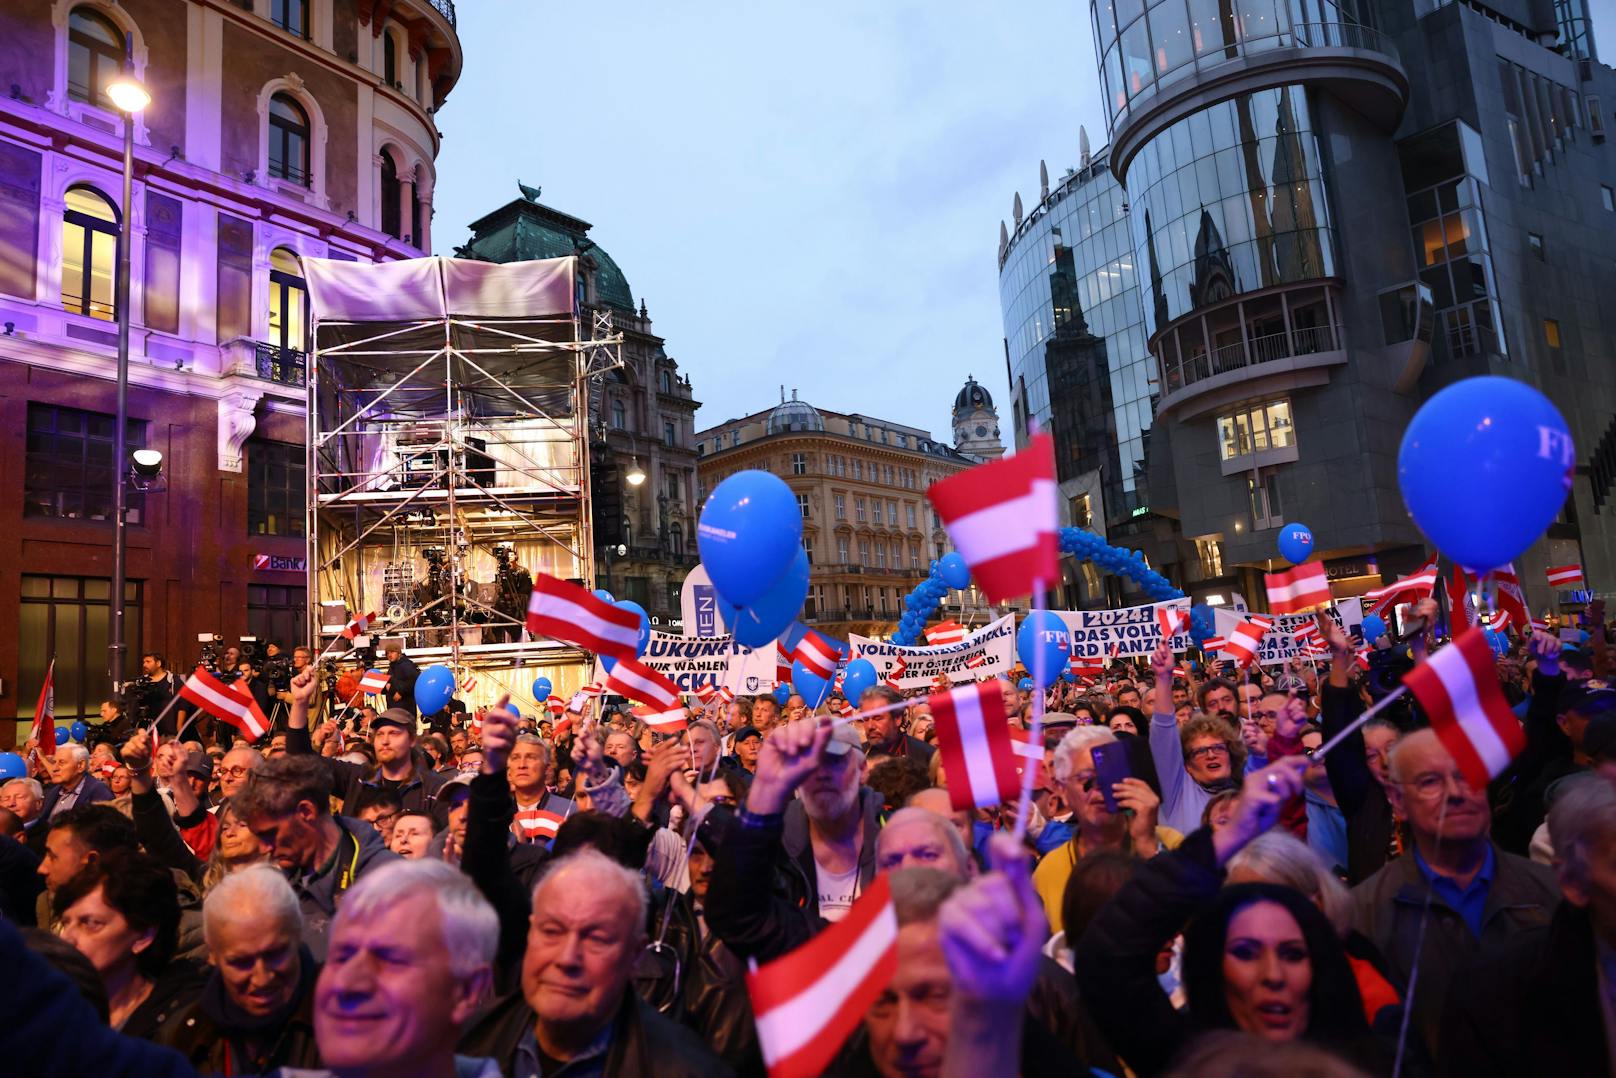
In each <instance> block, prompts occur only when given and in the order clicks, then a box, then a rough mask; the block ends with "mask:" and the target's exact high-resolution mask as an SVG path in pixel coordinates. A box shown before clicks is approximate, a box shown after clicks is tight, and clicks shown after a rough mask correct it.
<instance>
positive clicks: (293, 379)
mask: <svg viewBox="0 0 1616 1078" xmlns="http://www.w3.org/2000/svg"><path fill="white" fill-rule="evenodd" d="M308 358H309V357H308V353H306V352H299V351H298V350H297V349H296V348H282V347H281V346H280V345H277V344H269V343H268V342H265V341H258V342H256V343H255V346H254V348H253V367H254V370H255V371H256V372H257V374H258V377H260V378H262V379H264V380H265V381H267V382H279V383H280V384H281V385H283V386H303V385H307V384H308V377H309V374H308Z"/></svg>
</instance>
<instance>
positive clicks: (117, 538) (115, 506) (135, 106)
mask: <svg viewBox="0 0 1616 1078" xmlns="http://www.w3.org/2000/svg"><path fill="white" fill-rule="evenodd" d="M134 55H135V40H134V35H132V34H125V35H124V39H123V72H122V73H121V74H119V76H118V77H117V78H116V79H114V80H112V82H111V84H110V85H108V86H107V96H108V97H109V98H111V99H112V103H113V104H114V105H116V106H117V107H118V111H120V112H122V113H123V213H122V214H120V215H119V218H118V280H117V293H116V298H115V299H114V301H113V302H114V304H115V305H116V310H117V313H118V418H117V422H116V424H115V425H114V427H113V435H112V520H113V524H112V528H113V533H112V624H111V626H110V631H109V632H108V639H107V653H108V654H107V659H108V665H109V667H110V669H109V670H108V671H107V673H108V676H109V677H110V679H111V682H112V692H113V696H114V697H116V698H117V699H120V700H121V699H122V698H123V690H122V688H121V685H122V682H123V674H124V642H123V641H124V634H123V617H124V589H125V587H126V584H125V578H126V577H127V575H128V565H127V561H128V547H129V536H128V532H127V526H128V522H127V520H126V519H125V518H127V517H128V515H129V481H130V461H129V459H128V457H129V444H128V442H129V430H128V427H129V245H130V226H129V222H130V219H131V218H132V217H133V216H134V202H135V196H134V187H135V116H136V114H137V113H140V112H143V111H144V110H145V109H146V107H147V106H148V105H150V104H151V94H149V93H147V92H146V88H145V87H144V86H142V85H141V84H140V83H139V82H138V81H136V79H135V76H134V69H135V62H134ZM143 457H144V455H143ZM154 464H155V467H156V469H157V470H161V468H162V455H161V454H158V456H157V460H156V461H155V462H153V461H151V460H150V459H149V458H146V459H142V460H141V461H139V462H138V466H140V467H142V468H147V467H151V466H153V465H154Z"/></svg>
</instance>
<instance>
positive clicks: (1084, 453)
mask: <svg viewBox="0 0 1616 1078" xmlns="http://www.w3.org/2000/svg"><path fill="white" fill-rule="evenodd" d="M1125 201H1126V196H1125V195H1124V194H1123V191H1122V189H1121V188H1120V187H1119V186H1118V185H1117V183H1116V181H1115V179H1113V177H1112V176H1111V172H1110V170H1109V168H1108V167H1107V165H1106V162H1105V160H1104V159H1103V158H1098V159H1096V160H1095V161H1094V162H1093V163H1092V164H1090V165H1089V166H1088V167H1087V168H1086V169H1084V170H1083V171H1082V172H1080V173H1075V174H1071V175H1069V176H1068V177H1067V178H1066V180H1065V181H1063V182H1062V183H1061V184H1060V186H1059V187H1058V188H1057V189H1056V190H1055V191H1053V192H1052V193H1051V194H1050V196H1049V197H1048V198H1047V199H1046V200H1045V201H1044V202H1043V203H1041V204H1040V205H1039V206H1037V207H1036V208H1035V209H1034V211H1033V213H1032V214H1031V216H1030V217H1029V219H1028V220H1027V222H1026V223H1024V224H1023V225H1022V226H1021V228H1020V229H1019V230H1018V231H1017V234H1016V235H1015V236H1014V237H1013V238H1012V241H1011V244H1010V247H1009V250H1008V253H1007V255H1006V257H1005V260H1004V263H1003V265H1002V266H1001V267H1000V270H999V302H1000V310H1001V311H1003V313H1004V335H1005V341H1006V344H1007V347H1008V349H1009V362H1010V383H1011V389H1012V392H1013V394H1014V406H1013V411H1014V417H1015V430H1016V441H1017V443H1018V444H1019V443H1021V442H1023V441H1024V440H1025V439H1026V437H1027V427H1028V420H1029V418H1030V419H1033V420H1036V421H1037V423H1038V424H1039V425H1040V426H1041V427H1043V428H1044V429H1047V430H1050V431H1052V432H1053V434H1054V436H1055V447H1056V454H1057V469H1058V473H1059V475H1058V477H1059V479H1060V480H1061V481H1062V482H1067V481H1070V480H1072V479H1075V478H1077V477H1079V476H1081V475H1083V474H1084V473H1086V472H1091V471H1099V473H1100V480H1101V484H1102V487H1101V489H1102V492H1103V496H1104V503H1105V505H1104V510H1105V516H1106V519H1107V523H1108V527H1111V528H1114V527H1115V526H1116V525H1117V524H1119V523H1121V522H1123V521H1126V520H1129V519H1132V518H1133V516H1134V510H1136V509H1139V508H1141V507H1144V506H1146V505H1147V504H1148V498H1147V494H1146V489H1147V488H1146V483H1145V468H1146V457H1147V453H1148V442H1149V436H1150V423H1151V415H1152V411H1153V407H1152V400H1151V393H1152V389H1153V387H1152V385H1151V382H1152V380H1153V379H1154V378H1155V377H1156V370H1155V361H1154V359H1153V358H1152V357H1151V355H1150V352H1149V351H1148V350H1147V349H1146V347H1145V332H1144V326H1143V325H1142V323H1141V321H1140V312H1141V310H1142V306H1143V304H1142V302H1141V297H1140V293H1139V281H1138V279H1137V274H1136V272H1135V263H1134V252H1133V244H1132V241H1131V239H1130V236H1129V231H1128V225H1127V215H1126V214H1125V213H1124V211H1123V205H1124V202H1125Z"/></svg>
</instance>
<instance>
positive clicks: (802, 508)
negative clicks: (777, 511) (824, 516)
mask: <svg viewBox="0 0 1616 1078" xmlns="http://www.w3.org/2000/svg"><path fill="white" fill-rule="evenodd" d="M797 512H799V513H801V514H802V519H804V520H807V519H808V495H806V494H799V495H797Z"/></svg>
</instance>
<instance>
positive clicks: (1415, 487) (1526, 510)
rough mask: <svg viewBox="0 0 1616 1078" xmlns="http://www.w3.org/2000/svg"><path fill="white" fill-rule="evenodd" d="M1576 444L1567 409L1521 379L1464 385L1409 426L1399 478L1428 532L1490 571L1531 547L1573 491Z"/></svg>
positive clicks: (1459, 558) (1456, 556)
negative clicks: (1565, 414) (1569, 426)
mask: <svg viewBox="0 0 1616 1078" xmlns="http://www.w3.org/2000/svg"><path fill="white" fill-rule="evenodd" d="M1575 462H1576V449H1575V447H1574V446H1573V444H1572V441H1571V431H1570V428H1568V427H1567V426H1566V421H1565V417H1564V416H1562V415H1561V414H1560V410H1559V409H1558V408H1556V407H1555V406H1554V404H1553V403H1552V402H1551V401H1550V400H1549V398H1547V397H1545V396H1544V395H1543V394H1542V393H1539V392H1538V391H1537V390H1535V389H1533V388H1532V387H1531V386H1529V385H1527V384H1526V383H1524V382H1517V381H1515V380H1514V379H1513V378H1500V377H1497V376H1495V375H1485V376H1482V377H1480V378H1466V379H1465V380H1464V381H1462V382H1455V383H1454V384H1453V385H1450V386H1448V387H1447V388H1446V389H1443V390H1442V391H1441V392H1439V393H1437V394H1436V395H1435V396H1433V397H1432V398H1431V399H1430V400H1428V401H1426V402H1425V403H1424V404H1423V405H1421V406H1420V410H1419V411H1418V412H1416V413H1415V414H1414V418H1413V419H1412V420H1410V422H1409V424H1408V429H1407V430H1406V431H1404V432H1403V444H1402V446H1401V448H1400V449H1399V450H1398V453H1397V482H1398V485H1399V486H1400V487H1401V488H1402V491H1403V504H1404V505H1406V506H1408V512H1409V515H1410V516H1411V517H1413V518H1414V523H1415V524H1417V525H1418V526H1419V529H1420V531H1422V532H1424V533H1425V537H1426V538H1427V539H1429V540H1431V542H1432V543H1434V544H1435V545H1436V548H1437V549H1438V550H1440V551H1441V552H1442V553H1443V554H1446V555H1447V556H1448V558H1450V559H1451V560H1452V561H1454V562H1457V563H1458V564H1459V565H1462V566H1464V567H1465V568H1467V569H1469V570H1471V571H1473V572H1476V573H1485V572H1488V571H1489V570H1492V569H1496V568H1498V567H1499V566H1501V565H1505V564H1507V563H1509V562H1511V561H1514V560H1515V558H1517V557H1519V556H1520V554H1521V553H1522V552H1523V551H1524V550H1526V548H1527V547H1529V546H1531V545H1532V543H1534V542H1535V541H1536V540H1537V538H1538V537H1539V536H1541V535H1542V534H1543V532H1544V531H1545V530H1546V529H1547V528H1548V526H1549V525H1550V524H1552V523H1553V522H1554V519H1555V517H1557V516H1558V515H1559V513H1560V510H1561V509H1562V508H1563V507H1564V505H1565V500H1566V496H1567V495H1568V494H1569V493H1570V491H1571V475H1572V468H1573V467H1574V465H1575Z"/></svg>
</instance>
